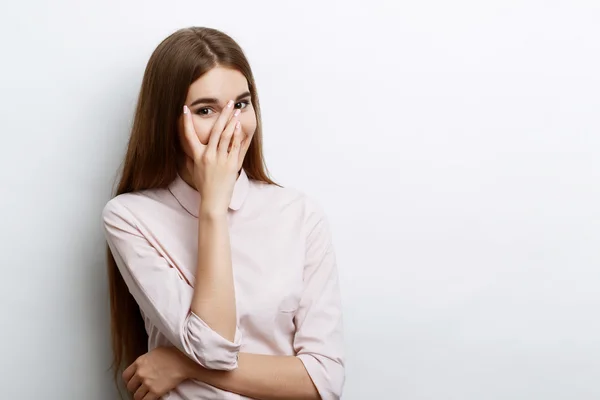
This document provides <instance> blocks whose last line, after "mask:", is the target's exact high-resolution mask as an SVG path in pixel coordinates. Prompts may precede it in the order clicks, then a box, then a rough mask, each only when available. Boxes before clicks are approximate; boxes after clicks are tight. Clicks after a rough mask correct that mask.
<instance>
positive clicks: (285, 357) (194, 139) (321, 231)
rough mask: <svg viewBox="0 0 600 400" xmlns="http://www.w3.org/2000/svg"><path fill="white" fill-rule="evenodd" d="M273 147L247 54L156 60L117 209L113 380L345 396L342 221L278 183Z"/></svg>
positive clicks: (229, 45) (109, 232) (160, 388)
mask: <svg viewBox="0 0 600 400" xmlns="http://www.w3.org/2000/svg"><path fill="white" fill-rule="evenodd" d="M261 141H262V132H261V118H260V108H259V102H258V95H257V91H256V85H255V82H254V78H253V76H252V71H251V69H250V66H249V64H248V61H247V59H246V58H245V56H244V54H243V52H242V50H241V49H240V47H239V46H238V44H237V43H235V42H234V41H233V40H232V39H231V38H230V37H229V36H227V35H226V34H224V33H222V32H219V31H217V30H214V29H209V28H188V29H182V30H179V31H177V32H175V33H174V34H172V35H171V36H169V37H168V38H166V39H165V40H164V41H163V42H162V43H161V44H160V45H159V46H158V47H157V48H156V50H155V51H154V53H153V54H152V56H151V57H150V60H149V62H148V65H147V68H146V71H145V73H144V78H143V81H142V87H141V91H140V95H139V100H138V105H137V109H136V112H135V118H134V122H133V127H132V132H131V138H130V140H129V145H128V149H127V154H126V157H125V162H124V165H123V173H122V177H121V180H120V182H119V185H118V189H117V193H116V197H114V198H113V199H111V200H110V201H109V202H108V203H107V205H106V206H105V208H104V210H103V222H104V228H105V233H106V238H107V242H108V247H109V251H108V275H109V286H110V300H111V319H112V340H113V352H114V363H113V368H114V371H115V378H117V377H118V376H119V372H120V371H122V370H123V369H124V368H125V367H127V368H125V370H124V372H123V373H122V377H123V379H124V381H125V385H126V386H127V389H128V391H129V392H130V393H131V394H132V395H133V398H134V399H136V400H138V399H143V400H152V399H159V398H162V399H170V400H175V399H246V398H257V399H292V398H293V399H297V398H306V399H319V398H322V399H338V398H340V396H341V392H342V387H343V384H344V376H345V375H344V355H343V348H342V315H341V304H340V295H339V288H338V277H337V270H336V268H337V267H336V262H335V255H334V250H333V246H332V241H331V235H330V232H329V229H328V224H327V219H326V217H325V215H324V214H323V211H322V209H321V208H320V207H319V206H318V205H317V204H316V203H315V202H314V201H313V200H311V199H310V198H308V197H307V196H306V195H304V194H303V193H302V192H300V191H297V190H292V189H287V188H282V187H280V186H279V185H277V184H275V183H274V182H273V181H271V179H269V177H268V174H267V172H266V168H265V165H264V161H263V152H262V142H261Z"/></svg>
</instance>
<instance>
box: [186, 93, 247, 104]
mask: <svg viewBox="0 0 600 400" xmlns="http://www.w3.org/2000/svg"><path fill="white" fill-rule="evenodd" d="M248 96H250V92H244V93H242V94H240V95H239V96H238V97H236V98H235V101H240V100H241V99H243V98H244V97H248ZM201 103H202V104H219V100H218V99H216V98H214V97H203V98H201V99H196V100H194V101H193V102H192V104H190V107H192V106H195V105H196V104H201Z"/></svg>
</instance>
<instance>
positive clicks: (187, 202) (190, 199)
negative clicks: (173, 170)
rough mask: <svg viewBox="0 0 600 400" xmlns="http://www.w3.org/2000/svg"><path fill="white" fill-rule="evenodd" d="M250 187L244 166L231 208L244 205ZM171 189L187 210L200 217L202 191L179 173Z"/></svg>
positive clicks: (236, 208) (236, 183)
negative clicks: (187, 181)
mask: <svg viewBox="0 0 600 400" xmlns="http://www.w3.org/2000/svg"><path fill="white" fill-rule="evenodd" d="M249 187H250V181H249V179H248V175H246V171H244V169H243V168H242V169H241V171H240V175H239V176H238V178H237V180H236V182H235V186H234V188H233V194H232V196H231V201H230V202H229V208H230V209H231V210H234V211H237V210H239V209H240V208H241V207H242V205H243V204H244V200H246V196H247V195H248V189H249ZM169 191H170V192H171V194H172V195H173V196H174V197H175V199H177V201H178V202H179V204H181V206H182V207H183V208H185V209H186V211H187V212H189V213H190V214H192V215H193V216H194V217H196V218H198V211H200V210H199V208H200V193H198V191H197V190H196V189H194V188H193V187H191V186H190V185H188V184H187V183H186V182H185V181H184V180H183V178H181V176H179V174H177V176H176V177H175V180H174V181H173V182H171V184H170V185H169Z"/></svg>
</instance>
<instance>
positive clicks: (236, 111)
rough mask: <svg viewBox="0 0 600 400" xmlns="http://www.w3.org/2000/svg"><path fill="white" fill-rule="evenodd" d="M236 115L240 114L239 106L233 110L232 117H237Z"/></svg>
mask: <svg viewBox="0 0 600 400" xmlns="http://www.w3.org/2000/svg"><path fill="white" fill-rule="evenodd" d="M238 115H240V109H239V108H238V109H237V110H235V112H234V113H233V116H234V117H237V116H238Z"/></svg>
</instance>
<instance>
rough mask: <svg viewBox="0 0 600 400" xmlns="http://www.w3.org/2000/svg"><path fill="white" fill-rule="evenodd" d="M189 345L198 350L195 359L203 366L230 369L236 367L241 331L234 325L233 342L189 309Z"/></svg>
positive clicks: (240, 343) (195, 352) (193, 352)
mask: <svg viewBox="0 0 600 400" xmlns="http://www.w3.org/2000/svg"><path fill="white" fill-rule="evenodd" d="M188 328H189V330H188V332H189V345H190V346H192V348H193V349H197V350H199V351H192V352H188V354H190V353H191V354H196V355H197V356H198V359H197V360H195V361H196V362H198V363H199V364H200V365H202V366H203V367H204V368H207V369H216V370H224V371H231V370H233V369H236V368H237V365H238V354H239V351H240V347H241V345H242V332H241V331H240V330H239V328H238V327H237V326H236V327H235V336H234V338H233V342H231V341H229V340H227V339H225V338H224V337H223V336H221V335H220V334H218V333H217V332H215V331H214V330H213V329H212V328H211V327H210V326H208V325H207V324H206V322H204V321H203V320H202V319H201V318H200V317H199V316H198V315H196V314H195V313H194V312H192V311H190V315H189V317H188Z"/></svg>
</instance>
